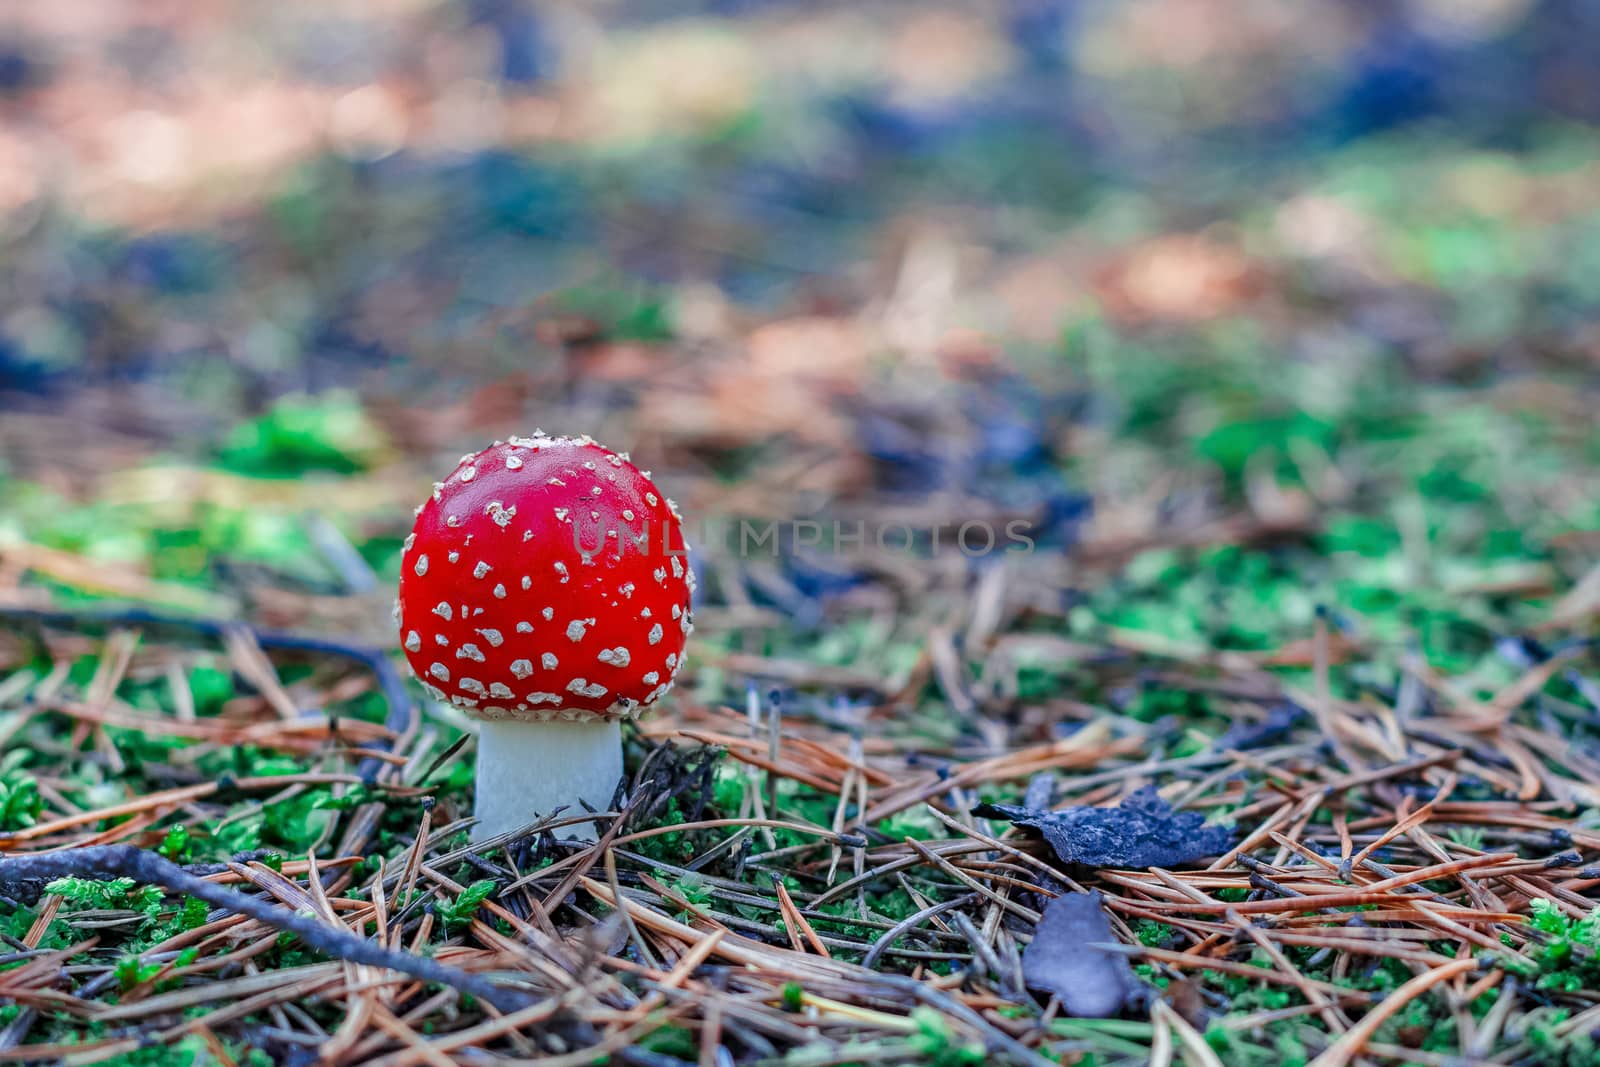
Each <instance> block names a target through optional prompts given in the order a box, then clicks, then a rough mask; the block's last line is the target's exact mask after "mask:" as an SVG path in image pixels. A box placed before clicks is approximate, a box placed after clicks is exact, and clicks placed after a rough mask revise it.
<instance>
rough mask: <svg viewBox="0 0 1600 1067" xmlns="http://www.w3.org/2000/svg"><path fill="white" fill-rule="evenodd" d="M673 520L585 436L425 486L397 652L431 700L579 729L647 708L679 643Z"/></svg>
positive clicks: (679, 559) (538, 441)
mask: <svg viewBox="0 0 1600 1067" xmlns="http://www.w3.org/2000/svg"><path fill="white" fill-rule="evenodd" d="M687 549H688V546H687V545H686V544H685V543H684V540H683V529H682V518H681V517H680V516H679V515H678V512H677V508H676V507H674V506H673V503H672V501H670V500H668V499H667V498H666V497H665V496H663V495H662V494H661V493H660V491H659V490H657V489H656V487H655V484H654V483H653V482H651V481H650V476H649V474H648V472H645V471H641V470H639V469H638V468H637V467H635V466H634V465H633V464H632V463H629V462H628V458H627V456H625V455H619V454H617V453H615V452H612V451H611V450H609V449H607V448H603V447H601V446H600V445H598V444H596V443H595V442H594V441H592V440H590V439H589V438H588V437H577V438H570V437H550V436H548V435H546V434H544V433H542V432H539V433H536V434H535V435H534V436H533V437H513V438H512V439H511V440H510V441H505V442H498V441H497V442H496V443H494V444H492V445H490V446H489V447H488V448H486V449H484V450H483V451H482V452H479V453H477V454H476V455H471V456H464V457H463V458H462V460H461V462H460V464H459V465H457V467H456V469H455V471H454V472H453V473H452V474H451V475H450V477H448V478H446V479H445V480H444V481H443V482H439V483H436V484H435V485H434V487H433V496H432V497H431V498H430V499H429V500H428V501H426V502H425V503H424V504H423V505H422V507H420V508H418V509H417V521H416V525H415V526H414V527H413V528H412V531H411V536H410V537H408V538H406V545H405V552H404V554H403V555H402V556H401V563H400V566H401V570H400V600H399V606H398V618H399V621H400V642H401V645H402V647H404V648H405V651H406V659H407V661H409V662H410V664H411V669H412V671H414V672H415V673H416V676H417V678H418V679H419V680H420V681H421V682H422V684H423V686H424V687H426V688H427V690H428V691H429V693H431V694H432V695H433V696H434V697H435V698H436V699H439V700H449V701H450V702H451V703H452V704H455V705H456V706H458V707H461V708H464V709H466V710H467V712H468V713H469V714H472V715H476V716H478V717H480V718H487V719H554V718H562V719H593V718H615V717H619V716H623V715H630V714H633V713H635V712H636V711H637V710H638V709H640V708H643V707H647V706H649V705H650V704H653V703H654V702H655V701H656V700H658V699H660V697H661V695H662V694H664V693H665V692H666V691H667V690H668V689H670V688H671V687H672V681H673V678H674V677H675V676H676V675H677V673H678V671H679V670H681V669H682V668H683V646H684V642H685V641H686V640H687V639H688V636H689V631H690V630H691V629H693V615H692V614H691V611H690V597H691V594H692V593H693V592H694V575H693V573H692V572H691V571H690V569H689V565H688V560H687V558H686V555H685V553H686V552H687Z"/></svg>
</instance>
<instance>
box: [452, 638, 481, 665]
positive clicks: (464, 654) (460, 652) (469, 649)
mask: <svg viewBox="0 0 1600 1067" xmlns="http://www.w3.org/2000/svg"><path fill="white" fill-rule="evenodd" d="M456 659H470V660H476V661H477V662H479V663H482V662H483V651H482V650H481V649H480V648H478V646H477V645H475V644H473V643H472V642H471V641H468V642H466V643H465V644H463V645H462V646H461V647H460V648H458V649H456Z"/></svg>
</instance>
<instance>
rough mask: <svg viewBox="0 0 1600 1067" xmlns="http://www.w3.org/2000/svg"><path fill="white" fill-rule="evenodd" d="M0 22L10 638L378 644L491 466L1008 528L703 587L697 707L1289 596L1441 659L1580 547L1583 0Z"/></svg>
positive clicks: (55, 13) (1586, 483)
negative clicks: (424, 523)
mask: <svg viewBox="0 0 1600 1067" xmlns="http://www.w3.org/2000/svg"><path fill="white" fill-rule="evenodd" d="M0 12H3V14H0V411H3V417H0V494H3V496H0V594H3V596H4V598H5V599H6V600H7V601H8V602H12V603H22V604H30V603H43V602H61V601H65V602H68V603H71V602H74V601H76V600H78V599H80V598H88V597H94V598H100V597H107V596H111V597H120V598H131V599H136V600H141V601H146V602H151V603H156V604H159V605H162V606H165V607H168V608H172V609H175V610H185V611H200V612H204V613H209V614H217V615H223V616H234V615H246V616H249V617H251V618H254V619H258V620H260V621H262V622H265V623H268V624H274V625H292V626H301V627H308V628H312V629H323V630H328V629H338V630H341V631H343V632H351V633H355V634H358V635H362V636H364V637H366V638H368V639H370V640H373V641H377V642H380V643H383V644H386V645H392V643H393V635H392V633H390V632H389V627H390V624H389V620H388V612H387V606H388V600H387V598H388V596H389V590H390V588H391V583H392V580H393V576H394V573H395V569H396V565H397V560H398V552H399V545H400V541H401V539H402V538H403V537H404V535H405V533H406V531H407V529H408V528H409V523H410V514H411V510H410V509H411V507H412V504H413V503H414V502H415V501H416V500H417V499H419V498H420V494H421V493H423V492H425V491H426V487H427V485H428V484H429V483H430V482H431V481H432V480H433V479H434V478H436V477H439V476H440V475H441V474H442V472H444V471H446V470H448V469H449V468H450V466H451V465H452V464H453V462H454V460H455V458H456V457H457V456H458V455H460V454H461V453H462V452H463V451H468V450H472V449H475V448H477V447H481V445H482V444H484V443H486V441H487V440H488V439H490V438H493V437H498V436H505V435H509V434H511V433H525V432H529V431H530V430H531V429H532V428H533V427H535V426H539V427H542V428H543V429H545V430H547V431H550V432H573V433H576V432H588V433H592V434H593V435H594V436H596V437H597V438H599V439H600V440H601V441H603V442H605V443H606V444H608V445H610V446H611V447H614V448H619V449H632V450H633V453H634V455H635V458H636V459H637V460H639V461H640V463H641V465H642V466H645V467H650V468H654V470H655V473H656V476H657V479H658V480H659V481H661V482H663V484H665V485H667V486H668V487H669V491H671V492H673V494H674V495H675V496H677V497H678V499H679V501H680V503H681V504H682V505H683V507H684V510H685V511H686V512H687V513H689V515H690V517H691V519H695V518H702V519H703V518H705V517H709V516H718V517H730V516H731V517H745V516H749V517H754V518H761V519H793V518H797V517H807V518H824V519H839V520H841V521H845V522H849V523H854V522H856V521H858V520H860V521H864V522H866V523H868V528H869V530H870V529H872V528H874V527H876V526H878V525H881V524H884V523H888V522H896V523H904V524H907V525H909V526H911V527H912V528H913V529H914V530H917V531H929V530H932V529H935V528H937V527H939V526H940V525H941V524H947V523H952V522H953V523H956V524H959V523H961V522H964V521H967V520H970V519H975V518H976V519H985V520H987V519H996V520H1009V519H1012V518H1018V517H1021V518H1023V519H1025V520H1026V521H1027V522H1029V523H1030V524H1031V525H1030V529H1031V530H1032V532H1033V536H1034V538H1035V540H1036V542H1037V544H1038V547H1039V550H1038V551H1036V552H1035V553H1033V554H1032V556H1030V557H1029V558H1027V559H1025V560H1013V561H1010V562H1007V563H1006V564H1005V565H1004V566H1005V568H1009V570H1004V571H1003V576H1001V577H991V576H990V574H991V571H1001V570H1003V569H1001V568H997V567H996V566H995V563H994V560H993V559H986V558H977V559H973V558H967V557H966V556H965V555H963V554H961V553H956V552H952V551H951V548H950V544H949V542H948V541H946V542H945V543H944V547H943V548H937V547H935V546H933V545H932V543H931V538H927V539H920V534H919V540H918V543H917V548H918V552H917V553H914V554H913V557H914V558H908V557H906V556H905V554H903V553H886V552H883V551H881V550H879V549H878V548H877V546H875V545H874V544H873V543H872V541H871V537H870V534H869V538H868V543H867V544H866V545H865V546H864V547H858V546H850V548H849V550H848V551H845V552H842V553H833V552H829V551H827V547H828V546H827V545H826V544H825V545H823V546H822V548H821V550H812V549H809V548H808V547H807V546H804V545H794V544H793V543H787V542H786V543H783V544H780V545H779V551H778V552H776V553H775V554H774V555H772V556H762V557H760V558H741V556H740V554H739V553H738V552H736V551H731V550H729V549H728V546H726V545H716V544H711V545H707V546H706V550H705V551H704V552H703V553H701V554H700V555H699V557H698V566H700V567H701V568H702V572H703V573H702V578H703V582H702V589H703V590H704V593H703V599H704V605H703V607H704V610H703V612H702V620H703V633H704V634H705V635H706V636H705V637H704V638H703V640H704V642H705V646H706V652H707V655H706V657H705V660H704V669H703V670H702V672H701V674H700V676H699V677H700V686H701V688H700V689H699V690H698V692H700V693H701V694H702V695H704V696H706V697H708V698H715V697H718V696H720V695H722V694H723V693H724V691H725V689H726V687H728V686H729V685H731V684H732V680H733V679H734V678H735V677H736V676H739V672H740V671H746V672H748V671H750V670H753V669H756V668H760V670H765V671H766V672H767V673H768V675H769V676H771V677H777V678H780V679H782V678H784V677H785V675H784V671H786V670H787V671H789V672H790V673H789V680H794V678H797V677H806V678H812V677H815V676H814V675H813V674H807V673H806V672H805V671H799V670H798V668H795V669H791V668H790V667H788V666H784V665H783V664H781V663H780V662H779V661H780V660H782V658H783V657H784V656H788V655H798V656H801V657H802V658H803V659H804V660H805V661H806V662H807V663H808V664H813V665H814V664H818V663H821V664H825V665H831V666H832V667H836V668H837V669H838V670H840V671H845V672H846V673H844V674H842V675H840V674H835V675H829V676H828V677H829V678H833V679H835V680H838V679H841V678H842V679H843V680H844V681H847V682H851V683H855V684H861V685H870V686H871V687H873V688H875V689H877V690H878V691H880V692H895V691H897V686H901V687H903V686H904V685H905V684H907V683H908V681H909V680H914V678H915V677H916V672H917V671H918V670H921V669H924V668H926V667H927V664H928V662H929V660H928V656H929V653H928V651H927V644H926V639H927V635H928V634H929V633H933V632H938V633H943V632H945V630H948V629H951V628H955V629H956V630H957V631H958V635H959V637H960V639H961V643H962V648H963V649H965V650H967V651H968V652H969V653H971V654H974V655H975V654H976V651H975V650H977V649H979V648H987V647H988V645H986V644H985V641H987V639H989V638H992V637H993V635H994V634H995V633H996V632H998V631H1000V630H1003V629H1006V628H1009V627H1012V626H1014V625H1015V626H1020V627H1022V628H1023V629H1030V628H1031V629H1033V630H1044V631H1049V632H1052V633H1057V634H1062V633H1065V634H1072V635H1078V636H1082V635H1084V634H1088V633H1103V632H1105V631H1104V630H1103V629H1097V628H1104V627H1113V628H1116V629H1117V630H1118V632H1121V631H1122V630H1130V629H1131V630H1134V631H1139V632H1141V633H1144V634H1146V635H1147V637H1148V640H1151V641H1155V640H1159V641H1163V642H1169V643H1170V642H1183V641H1188V640H1203V641H1204V642H1205V643H1206V644H1208V645H1210V646H1215V647H1223V648H1230V647H1236V648H1245V649H1250V648H1256V649H1261V648H1271V647H1276V646H1278V645H1280V644H1281V643H1283V642H1284V641H1286V640H1288V639H1290V638H1292V637H1295V636H1298V635H1303V634H1304V633H1305V632H1306V628H1307V627H1308V626H1309V625H1310V620H1311V617H1312V613H1313V609H1314V605H1315V604H1316V603H1338V604H1342V605H1344V606H1346V607H1347V608H1348V609H1349V610H1350V611H1351V612H1355V613H1359V612H1361V611H1364V610H1372V611H1378V610H1380V609H1382V610H1385V611H1386V610H1388V609H1389V608H1391V607H1393V606H1394V605H1396V604H1397V603H1404V604H1406V605H1408V606H1409V607H1410V608H1413V609H1415V610H1414V612H1413V614H1411V615H1408V616H1406V617H1405V618H1406V624H1407V625H1423V627H1424V637H1425V639H1426V640H1427V641H1430V642H1432V644H1431V646H1430V647H1431V648H1432V650H1433V651H1435V652H1437V653H1439V654H1441V655H1447V654H1449V653H1450V652H1451V651H1452V650H1453V649H1455V648H1456V645H1455V644H1454V643H1457V642H1459V641H1461V640H1464V639H1463V638H1461V636H1460V632H1459V625H1458V624H1459V615H1460V613H1461V612H1462V611H1463V610H1465V611H1466V614H1468V615H1469V616H1470V615H1471V614H1472V610H1471V608H1470V603H1469V606H1468V608H1467V609H1463V608H1462V607H1461V604H1462V603H1463V602H1462V601H1461V600H1460V597H1461V596H1462V595H1463V593H1462V591H1463V590H1466V591H1467V592H1468V593H1472V594H1474V595H1482V596H1484V597H1487V598H1493V597H1503V596H1504V595H1505V591H1506V590H1508V589H1510V590H1513V591H1519V590H1520V591H1523V592H1527V591H1533V592H1535V593H1536V592H1538V591H1540V590H1548V589H1551V588H1555V587H1556V586H1558V585H1560V584H1562V583H1563V582H1564V581H1565V580H1566V578H1567V577H1569V576H1570V575H1569V572H1570V573H1581V571H1582V570H1583V569H1584V567H1585V566H1586V565H1587V563H1588V561H1589V560H1590V559H1592V556H1593V553H1594V552H1595V550H1596V545H1595V542H1594V538H1593V535H1592V533H1591V532H1590V531H1593V530H1594V529H1596V528H1597V527H1600V494H1597V493H1596V492H1595V489H1596V477H1595V471H1596V466H1597V463H1600V455H1597V452H1600V444H1597V442H1596V437H1597V435H1596V434H1595V433H1594V431H1593V416H1592V412H1593V411H1594V410H1596V404H1597V401H1600V396H1597V378H1596V370H1597V365H1600V332H1597V329H1596V317H1595V315H1596V311H1597V309H1600V156H1597V154H1596V149H1597V147H1600V138H1597V131H1596V128H1595V126H1594V125H1593V123H1594V121H1595V120H1596V119H1597V118H1600V66H1597V65H1596V64H1595V63H1594V61H1593V45H1594V42H1595V40H1597V39H1600V6H1597V5H1595V4H1592V3H1588V2H1585V0H1351V2H1347V3H1339V4H1329V3H1324V2H1319V0H1116V2H1112V0H1077V2H1071V0H1061V2H1057V0H995V2H988V3H979V2H974V3H960V2H951V3H925V2H917V3H897V2H883V3H872V4H853V3H838V4H829V3H785V2H778V0H768V2H761V0H707V2H704V3H693V2H681V3H680V2H667V0H659V2H648V3H635V4H621V3H565V4H564V3H554V2H552V3H532V2H519V0H456V2H447V0H360V2H356V0H315V2H309V0H278V2H275V3H271V4H259V3H246V2H242V0H239V2H229V0H193V2H160V0H151V2H143V3H138V4H127V3H113V2H109V0H108V2H96V0H55V2H51V3H38V2H33V0H10V2H7V3H5V4H4V5H3V6H0ZM896 537H897V539H898V537H899V535H898V534H897V535H896ZM1197 551H1206V552H1210V553H1211V554H1210V555H1206V556H1203V557H1201V562H1202V563H1204V567H1203V568H1202V570H1201V572H1199V573H1191V572H1193V571H1194V568H1195V566H1196V564H1195V557H1194V556H1192V555H1184V553H1193V552H1197ZM1297 551H1298V552H1300V553H1301V554H1300V555H1294V553H1295V552H1297ZM1174 553H1177V554H1174ZM1219 553H1220V554H1219ZM1180 563H1181V564H1182V567H1183V573H1180V572H1179V571H1178V570H1176V569H1175V568H1176V567H1177V565H1178V564H1180ZM1019 574H1024V575H1026V576H1027V579H1026V580H1025V581H1018V580H1017V576H1018V575H1019ZM1186 575H1188V576H1186ZM1196 583H1202V584H1196ZM1441 589H1445V590H1450V591H1451V593H1450V595H1451V596H1452V597H1454V598H1456V599H1454V600H1453V601H1452V607H1451V609H1450V610H1451V612H1452V615H1451V617H1450V618H1451V620H1452V621H1451V622H1450V623H1449V624H1448V625H1446V626H1444V627H1443V628H1442V629H1440V630H1439V631H1438V632H1437V633H1433V632H1432V631H1428V630H1427V626H1426V622H1427V619H1428V618H1429V614H1428V613H1429V612H1431V611H1433V610H1435V608H1436V607H1437V604H1436V603H1435V602H1434V601H1431V600H1429V597H1430V596H1432V595H1434V594H1435V593H1436V592H1437V591H1439V590H1441ZM974 598H976V599H974ZM974 603H976V604H977V605H978V608H977V609H974V608H972V605H973V604H974ZM1484 603H1485V604H1486V605H1488V606H1487V607H1486V608H1485V611H1487V610H1489V608H1490V607H1492V608H1494V610H1500V608H1502V607H1503V606H1504V605H1503V604H1502V603H1501V602H1500V601H1493V600H1486V601H1485V602H1484ZM1175 604H1176V605H1178V606H1179V608H1181V610H1177V609H1175V608H1174V605H1175ZM375 605H377V606H375ZM974 610H977V611H978V615H977V616H976V617H974V616H973V614H972V612H973V611H974ZM985 612H987V614H984V613H985ZM1419 619H1420V620H1422V621H1421V622H1420V623H1419V622H1418V620H1419ZM1351 625H1355V623H1352V624H1351ZM1480 636H1481V635H1480ZM1472 640H1473V641H1475V642H1476V643H1477V645H1481V643H1482V642H1481V640H1478V639H1477V638H1473V639H1472ZM941 647H942V646H941ZM1475 647H1476V646H1475ZM936 651H937V650H936ZM1019 654H1020V653H1019ZM740 657H743V658H740ZM934 659H935V660H936V661H937V660H938V656H937V655H935V657H934ZM718 664H721V665H723V666H724V667H726V672H724V671H722V670H719V669H718ZM753 664H754V666H752V665H753ZM763 664H765V666H762V665H763ZM774 664H777V666H774ZM919 665H920V666H919ZM936 665H937V664H936ZM945 666H948V664H945ZM850 670H856V671H857V673H855V674H850V673H848V671H850ZM758 673H759V671H758ZM946 680H947V681H948V679H946ZM952 699H954V698H953V697H952Z"/></svg>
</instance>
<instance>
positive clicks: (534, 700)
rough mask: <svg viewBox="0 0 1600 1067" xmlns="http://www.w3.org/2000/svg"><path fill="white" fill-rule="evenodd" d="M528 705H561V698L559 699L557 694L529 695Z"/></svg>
mask: <svg viewBox="0 0 1600 1067" xmlns="http://www.w3.org/2000/svg"><path fill="white" fill-rule="evenodd" d="M528 703H530V704H559V703H561V697H559V696H558V695H556V694H555V693H529V694H528Z"/></svg>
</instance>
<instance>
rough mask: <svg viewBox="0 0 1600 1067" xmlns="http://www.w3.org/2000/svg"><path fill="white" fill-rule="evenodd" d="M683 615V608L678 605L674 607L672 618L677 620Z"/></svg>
mask: <svg viewBox="0 0 1600 1067" xmlns="http://www.w3.org/2000/svg"><path fill="white" fill-rule="evenodd" d="M682 614H683V609H682V608H680V607H678V605H676V604H674V605H672V617H673V618H674V619H676V618H677V617H678V616H679V615H682Z"/></svg>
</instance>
